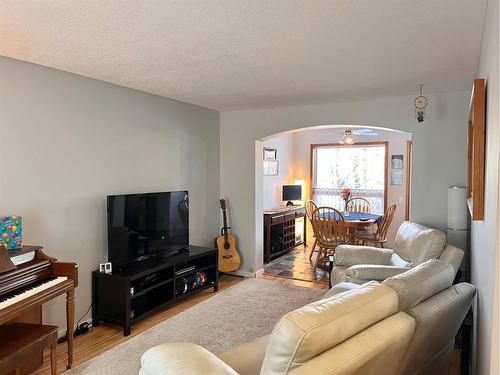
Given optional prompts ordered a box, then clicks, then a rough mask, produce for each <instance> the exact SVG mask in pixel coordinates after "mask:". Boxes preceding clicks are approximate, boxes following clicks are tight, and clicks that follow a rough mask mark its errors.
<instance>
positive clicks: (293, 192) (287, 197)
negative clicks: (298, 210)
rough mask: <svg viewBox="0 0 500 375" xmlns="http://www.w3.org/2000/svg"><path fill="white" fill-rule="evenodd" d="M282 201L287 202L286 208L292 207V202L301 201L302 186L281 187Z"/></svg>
mask: <svg viewBox="0 0 500 375" xmlns="http://www.w3.org/2000/svg"><path fill="white" fill-rule="evenodd" d="M282 189H283V190H282V199H283V200H284V201H288V202H287V204H286V205H287V206H293V202H292V201H300V200H301V199H302V185H283V186H282Z"/></svg>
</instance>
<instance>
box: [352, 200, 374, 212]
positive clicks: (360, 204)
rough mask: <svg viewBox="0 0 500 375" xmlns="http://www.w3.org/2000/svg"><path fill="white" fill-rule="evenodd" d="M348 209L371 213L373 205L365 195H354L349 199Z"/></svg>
mask: <svg viewBox="0 0 500 375" xmlns="http://www.w3.org/2000/svg"><path fill="white" fill-rule="evenodd" d="M347 211H349V212H364V213H370V212H371V206H370V202H369V201H368V199H366V198H363V197H354V198H351V199H349V200H348V201H347Z"/></svg>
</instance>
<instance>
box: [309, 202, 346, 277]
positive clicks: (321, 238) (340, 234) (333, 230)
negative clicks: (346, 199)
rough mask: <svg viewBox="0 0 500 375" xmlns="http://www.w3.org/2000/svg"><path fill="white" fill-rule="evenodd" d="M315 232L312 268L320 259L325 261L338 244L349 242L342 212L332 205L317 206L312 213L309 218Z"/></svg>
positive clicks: (315, 266)
mask: <svg viewBox="0 0 500 375" xmlns="http://www.w3.org/2000/svg"><path fill="white" fill-rule="evenodd" d="M311 223H312V226H313V230H314V231H315V233H316V245H317V247H318V255H317V256H316V260H315V261H314V268H315V269H316V268H317V267H318V264H319V262H320V261H323V262H326V260H327V259H328V257H329V255H333V254H334V253H335V248H336V247H337V246H338V245H342V244H347V243H349V234H348V232H347V226H346V225H345V220H344V216H343V215H342V213H341V212H340V211H338V210H336V209H335V208H332V207H318V208H317V209H315V210H314V211H313V213H312V220H311Z"/></svg>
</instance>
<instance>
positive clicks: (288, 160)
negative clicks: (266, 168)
mask: <svg viewBox="0 0 500 375" xmlns="http://www.w3.org/2000/svg"><path fill="white" fill-rule="evenodd" d="M293 146H294V138H293V134H283V135H278V136H275V137H270V138H266V139H265V140H264V147H269V148H275V149H277V154H278V155H277V159H278V161H279V166H278V175H276V176H263V177H262V179H263V184H262V185H263V199H264V201H263V207H264V208H273V207H278V206H281V205H283V201H282V200H281V198H282V197H281V187H282V185H286V184H293V183H294V177H293V175H294V167H293V165H294V163H293V157H294V155H293ZM261 155H262V154H261ZM261 160H262V157H261Z"/></svg>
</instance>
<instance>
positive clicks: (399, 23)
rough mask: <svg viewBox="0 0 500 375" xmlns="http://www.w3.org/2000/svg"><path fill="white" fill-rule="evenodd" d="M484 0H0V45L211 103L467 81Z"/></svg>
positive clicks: (288, 100)
mask: <svg viewBox="0 0 500 375" xmlns="http://www.w3.org/2000/svg"><path fill="white" fill-rule="evenodd" d="M485 7H486V0H418V1H416V0H377V1H374V0H330V1H322V0H147V1H137V0H100V1H91V0H85V1H82V0H71V1H68V0H23V1H20V0H1V1H0V55H4V56H8V57H12V58H16V59H20V60H25V61H30V62H33V63H36V64H41V65H46V66H49V67H53V68H57V69H61V70H64V71H68V72H73V73H77V74H81V75H83V76H87V77H92V78H96V79H100V80H103V81H107V82H112V83H116V84H119V85H123V86H127V87H131V88H135V89H138V90H142V91H146V92H150V93H154V94H158V95H162V96H166V97H170V98H174V99H177V100H181V101H185V102H189V103H193V104H198V105H201V106H204V107H208V108H214V109H218V110H230V109H240V108H254V107H262V106H266V107H267V106H275V105H287V104H299V103H314V102H324V101H336V100H352V99H359V98H369V97H381V96H395V95H407V94H415V93H416V92H417V91H418V84H419V83H420V82H423V83H424V84H425V86H424V90H426V91H427V92H431V91H432V92H440V91H450V90H462V89H467V88H470V85H471V80H472V78H473V76H474V73H475V70H476V65H477V60H478V55H479V50H480V45H481V34H482V25H483V19H484V12H485Z"/></svg>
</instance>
